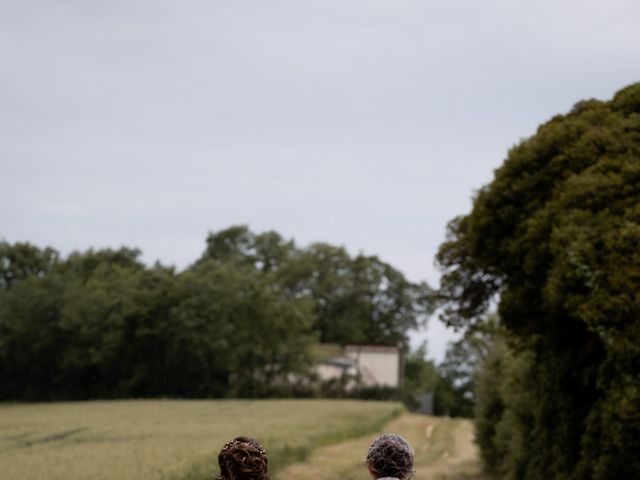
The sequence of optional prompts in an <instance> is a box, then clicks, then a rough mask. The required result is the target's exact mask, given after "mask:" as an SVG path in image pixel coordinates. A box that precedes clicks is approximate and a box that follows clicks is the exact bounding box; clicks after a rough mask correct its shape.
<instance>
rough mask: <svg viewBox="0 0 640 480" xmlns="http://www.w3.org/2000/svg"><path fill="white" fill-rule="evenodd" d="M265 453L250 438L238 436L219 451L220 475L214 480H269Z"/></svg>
mask: <svg viewBox="0 0 640 480" xmlns="http://www.w3.org/2000/svg"><path fill="white" fill-rule="evenodd" d="M268 463H269V459H268V458H267V452H265V450H264V448H262V445H260V443H259V442H258V441H257V440H256V439H255V438H252V437H245V436H240V437H236V438H234V439H233V440H231V441H230V442H227V443H225V444H224V446H223V447H222V450H220V454H219V455H218V464H219V465H220V475H219V476H216V477H214V480H269V475H268V473H267V464H268Z"/></svg>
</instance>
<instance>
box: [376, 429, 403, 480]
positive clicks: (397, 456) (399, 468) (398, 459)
mask: <svg viewBox="0 0 640 480" xmlns="http://www.w3.org/2000/svg"><path fill="white" fill-rule="evenodd" d="M413 458H414V454H413V448H411V446H410V445H409V444H408V443H407V441H406V440H405V439H404V438H402V437H401V436H400V435H396V434H395V433H385V434H384V435H380V436H379V437H378V438H376V439H375V440H374V441H373V443H372V444H371V447H370V448H369V452H368V453H367V460H366V462H365V463H366V464H367V466H368V467H369V470H370V471H371V473H372V474H373V476H374V477H375V478H382V477H393V478H399V479H401V480H408V479H409V478H411V477H412V475H413Z"/></svg>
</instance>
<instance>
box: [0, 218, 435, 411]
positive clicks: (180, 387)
mask: <svg viewBox="0 0 640 480" xmlns="http://www.w3.org/2000/svg"><path fill="white" fill-rule="evenodd" d="M432 308H433V292H432V290H431V289H430V288H429V287H428V286H427V285H426V284H425V283H412V282H409V281H408V280H407V279H406V278H405V277H404V275H403V274H402V273H401V272H399V271H398V270H396V269H395V268H393V267H392V266H391V265H389V264H387V263H385V262H383V261H381V260H380V259H378V258H377V257H375V256H366V255H361V254H360V255H355V256H352V255H349V254H348V252H346V251H345V249H344V248H342V247H337V246H333V245H329V244H324V243H316V244H312V245H310V246H308V247H306V248H299V247H297V246H296V245H295V244H294V242H293V241H291V240H286V239H284V238H283V237H282V236H280V235H279V234H278V233H276V232H273V231H269V232H264V233H259V234H256V233H254V232H252V231H251V230H249V229H248V228H247V227H246V226H234V227H231V228H227V229H225V230H221V231H218V232H215V233H211V234H210V235H209V236H208V238H207V239H206V248H205V250H204V252H203V253H202V255H201V257H200V258H198V259H197V260H196V261H195V262H194V263H193V264H192V265H190V266H189V267H188V268H186V269H184V270H183V271H180V272H177V271H176V270H175V268H173V267H169V266H164V265H161V264H160V263H156V264H155V265H152V266H147V265H145V264H144V263H143V262H142V261H141V260H140V251H139V250H136V249H131V248H127V247H122V248H119V249H102V250H92V249H90V250H87V251H84V252H73V253H71V254H70V255H68V256H67V257H66V258H63V257H62V256H61V255H60V254H59V253H58V252H57V251H56V250H54V249H52V248H50V247H47V248H39V247H36V246H34V245H31V244H29V243H15V244H9V243H7V242H5V241H3V242H0V398H1V399H29V400H41V399H83V398H113V397H157V396H178V397H236V396H243V397H263V396H271V395H295V394H300V395H304V394H310V392H309V391H308V389H307V390H305V386H304V385H305V381H303V380H304V379H307V378H308V374H309V367H310V366H311V365H312V364H313V362H314V361H315V359H314V357H313V349H312V348H311V347H312V346H313V345H314V344H315V343H318V342H331V343H338V344H344V343H352V342H362V343H375V344H393V345H400V346H401V347H402V348H403V349H404V350H405V351H407V349H408V345H407V340H408V338H407V332H408V331H409V330H410V329H414V328H418V327H420V326H423V325H424V324H425V322H426V320H427V318H428V316H429V314H430V313H431V311H432ZM421 361H422V362H426V363H428V362H427V361H426V360H424V359H422V360H421ZM292 379H297V380H299V381H294V380H292ZM414 383H415V382H414ZM307 384H308V382H307ZM423 386H424V385H423Z"/></svg>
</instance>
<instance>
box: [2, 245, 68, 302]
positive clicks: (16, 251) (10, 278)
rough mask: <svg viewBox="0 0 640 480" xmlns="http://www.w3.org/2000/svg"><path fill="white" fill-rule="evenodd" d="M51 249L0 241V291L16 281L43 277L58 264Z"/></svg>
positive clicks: (55, 254)
mask: <svg viewBox="0 0 640 480" xmlns="http://www.w3.org/2000/svg"><path fill="white" fill-rule="evenodd" d="M58 256H59V255H58V252H57V251H55V250H54V249H53V248H50V247H46V248H44V249H41V248H38V247H36V246H34V245H31V244H30V243H19V242H18V243H15V244H13V245H11V244H9V243H7V242H5V241H0V290H6V289H9V288H11V286H12V285H13V284H14V283H16V282H17V281H20V280H24V279H25V278H27V277H29V276H31V275H36V276H39V277H42V276H44V275H45V274H46V273H47V272H49V271H50V270H51V268H53V267H54V265H56V263H57V262H58Z"/></svg>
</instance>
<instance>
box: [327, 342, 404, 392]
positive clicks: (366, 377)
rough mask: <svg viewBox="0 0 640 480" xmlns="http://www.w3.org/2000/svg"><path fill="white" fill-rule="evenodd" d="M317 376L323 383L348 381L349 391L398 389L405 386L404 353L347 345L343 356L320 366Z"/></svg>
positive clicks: (393, 348) (381, 347) (390, 348)
mask: <svg viewBox="0 0 640 480" xmlns="http://www.w3.org/2000/svg"><path fill="white" fill-rule="evenodd" d="M316 373H317V375H318V377H319V379H320V380H321V381H327V380H334V379H341V380H343V381H345V387H346V389H347V390H350V389H352V388H354V387H356V386H361V387H373V386H384V387H393V388H397V387H399V386H400V384H401V382H402V373H403V371H402V359H401V352H400V349H399V348H398V347H397V346H393V345H367V344H350V345H345V347H344V350H343V354H342V356H332V357H328V358H325V359H324V360H321V361H320V362H318V364H317V365H316Z"/></svg>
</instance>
